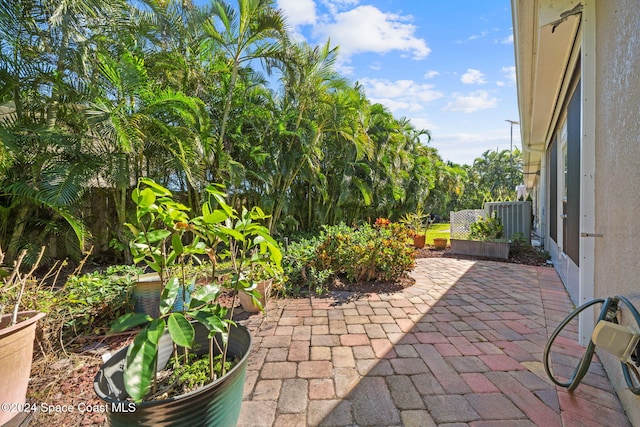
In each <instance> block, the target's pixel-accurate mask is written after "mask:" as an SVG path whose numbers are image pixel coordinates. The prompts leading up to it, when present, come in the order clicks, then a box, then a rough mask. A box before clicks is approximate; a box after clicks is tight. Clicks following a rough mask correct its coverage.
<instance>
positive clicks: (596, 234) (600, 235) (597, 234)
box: [580, 233, 604, 237]
mask: <svg viewBox="0 0 640 427" xmlns="http://www.w3.org/2000/svg"><path fill="white" fill-rule="evenodd" d="M580 237H604V234H601V233H580Z"/></svg>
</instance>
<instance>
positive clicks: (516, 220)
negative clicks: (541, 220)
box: [484, 202, 531, 244]
mask: <svg viewBox="0 0 640 427" xmlns="http://www.w3.org/2000/svg"><path fill="white" fill-rule="evenodd" d="M494 212H495V214H496V215H497V216H498V218H500V221H502V225H503V226H504V238H505V239H511V238H512V237H513V235H514V234H516V233H522V235H523V236H524V238H525V240H526V242H527V243H528V244H531V202H488V203H485V204H484V214H485V217H490V216H492V215H493V214H494Z"/></svg>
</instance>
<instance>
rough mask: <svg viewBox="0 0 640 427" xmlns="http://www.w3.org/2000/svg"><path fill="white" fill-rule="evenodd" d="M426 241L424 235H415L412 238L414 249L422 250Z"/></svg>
mask: <svg viewBox="0 0 640 427" xmlns="http://www.w3.org/2000/svg"><path fill="white" fill-rule="evenodd" d="M426 240H427V236H426V235H424V234H416V235H415V236H413V246H415V247H416V248H424V244H425V242H426Z"/></svg>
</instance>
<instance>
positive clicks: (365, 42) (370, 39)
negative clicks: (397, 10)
mask: <svg viewBox="0 0 640 427" xmlns="http://www.w3.org/2000/svg"><path fill="white" fill-rule="evenodd" d="M333 3H335V2H333ZM412 19H413V18H412V17H411V16H409V15H405V16H402V15H398V14H393V13H383V12H382V11H380V9H378V8H376V7H374V6H370V5H363V6H358V7H356V8H354V9H351V10H349V11H346V12H339V13H335V14H334V15H333V21H332V22H319V23H317V24H316V25H315V26H314V28H313V35H314V37H316V38H318V39H321V40H326V39H327V38H329V39H331V42H332V44H336V45H339V46H340V57H341V58H342V59H343V60H345V61H348V58H349V57H350V56H351V55H354V54H357V53H363V52H375V53H380V54H384V53H387V52H390V51H393V50H400V51H403V52H407V53H410V54H411V55H412V56H413V59H416V60H418V59H424V58H426V57H427V55H429V53H430V52H431V49H430V48H429V47H428V46H427V43H426V41H425V40H424V39H421V38H418V37H416V36H415V31H416V27H415V25H413V24H411V23H409V22H410V21H411V20H412Z"/></svg>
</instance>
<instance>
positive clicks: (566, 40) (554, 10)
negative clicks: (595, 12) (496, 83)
mask: <svg viewBox="0 0 640 427" xmlns="http://www.w3.org/2000/svg"><path fill="white" fill-rule="evenodd" d="M511 4H512V14H513V31H514V49H515V60H516V61H515V62H516V78H517V89H518V107H519V110H520V124H521V125H520V133H521V139H522V148H523V162H524V172H525V185H526V186H527V187H528V188H532V187H533V186H534V185H535V184H536V182H537V181H536V177H537V176H539V174H540V167H541V160H542V156H543V153H544V150H545V149H546V146H547V144H548V143H549V141H550V138H551V135H552V133H553V129H554V126H555V123H556V121H557V120H558V119H559V114H560V111H561V108H560V107H561V105H559V103H560V102H561V101H562V99H563V91H566V90H567V88H568V86H569V79H570V77H571V73H572V71H571V70H572V67H571V63H572V61H574V60H575V58H576V57H577V51H576V49H577V40H578V38H577V37H578V34H579V29H580V10H581V5H580V2H579V1H577V0H561V1H558V0H512V2H511Z"/></svg>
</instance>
